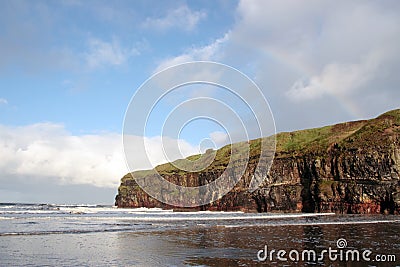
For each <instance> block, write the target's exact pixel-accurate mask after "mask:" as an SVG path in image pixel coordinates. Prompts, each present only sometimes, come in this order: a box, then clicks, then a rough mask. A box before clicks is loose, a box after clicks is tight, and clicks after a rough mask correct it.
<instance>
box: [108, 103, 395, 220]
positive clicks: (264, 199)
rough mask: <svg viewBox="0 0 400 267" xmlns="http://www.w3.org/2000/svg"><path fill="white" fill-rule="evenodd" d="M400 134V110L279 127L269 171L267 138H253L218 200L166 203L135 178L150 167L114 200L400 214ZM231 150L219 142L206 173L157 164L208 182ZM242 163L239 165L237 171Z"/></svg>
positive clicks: (127, 179)
mask: <svg viewBox="0 0 400 267" xmlns="http://www.w3.org/2000/svg"><path fill="white" fill-rule="evenodd" d="M399 135H400V110H393V111H389V112H386V113H385V114H383V115H381V116H379V117H377V118H375V119H371V120H362V121H354V122H346V123H340V124H336V125H332V126H326V127H322V128H315V129H308V130H300V131H295V132H284V133H279V134H277V135H276V136H275V138H276V152H275V158H274V161H273V164H272V166H271V169H270V171H269V172H267V170H268V168H267V167H266V166H265V167H264V168H263V167H262V164H261V168H258V169H257V172H256V171H255V170H256V166H257V165H258V163H259V161H260V157H259V153H260V147H259V145H260V143H261V139H256V140H252V141H250V142H249V145H250V158H249V161H248V164H247V167H246V170H245V173H244V175H243V177H242V179H240V181H239V182H238V183H237V184H236V186H235V187H234V188H233V189H232V190H231V191H230V192H229V193H228V194H226V195H225V196H223V197H222V198H221V199H219V200H217V201H214V202H212V203H211V204H207V205H203V206H200V207H194V208H185V209H182V208H177V207H172V206H168V205H166V204H164V203H161V202H159V201H157V200H155V199H154V198H152V197H150V196H149V195H147V194H146V193H145V192H144V191H143V190H142V189H141V188H140V187H139V186H138V185H137V183H136V181H135V177H139V176H140V177H143V175H146V172H143V171H138V172H133V173H129V174H127V175H125V176H124V177H123V178H122V179H121V184H120V187H119V189H118V195H117V196H116V201H115V204H116V205H117V206H118V207H120V208H127V207H149V208H150V207H160V208H166V209H175V210H222V211H233V210H242V211H258V212H273V211H279V212H335V213H355V214H376V213H388V214H399V213H400V144H399V141H400V140H399ZM231 153H232V152H231V146H230V145H228V146H225V147H223V148H221V149H219V150H218V151H216V157H215V161H214V162H213V164H211V166H209V167H208V168H206V169H204V170H202V171H200V172H183V171H180V170H177V169H176V168H175V167H173V165H171V164H170V163H167V164H163V165H160V166H158V167H156V170H157V171H158V173H160V174H161V175H162V176H163V177H164V178H165V179H167V180H168V181H170V182H172V183H175V184H179V185H184V186H192V187H193V186H199V185H204V184H207V183H209V182H210V181H213V180H215V179H216V178H218V177H219V176H220V175H221V174H222V173H223V171H224V168H225V167H226V166H227V163H228V161H229V157H230V155H231ZM233 153H235V152H233ZM192 157H196V156H192ZM240 164H241V163H240V162H238V163H235V164H234V167H233V171H232V172H231V173H232V174H233V175H234V174H235V166H237V168H239V167H240ZM254 176H260V177H262V178H263V179H264V182H263V183H262V185H261V186H260V187H259V188H258V189H257V190H255V191H254V192H251V193H250V192H249V190H248V187H249V184H250V181H251V179H252V177H254Z"/></svg>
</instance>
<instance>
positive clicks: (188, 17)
mask: <svg viewBox="0 0 400 267" xmlns="http://www.w3.org/2000/svg"><path fill="white" fill-rule="evenodd" d="M399 9H400V3H399V2H398V1H395V0H393V1H390V0H385V1H368V0H367V1H351V2H348V1H335V2H332V1H331V2H329V1H311V0H310V1H295V2H293V1H247V0H243V1H225V0H221V1H112V2H111V1H79V0H71V1H68V0H64V1H1V2H0V25H2V26H1V27H0V47H1V49H0V59H1V60H0V149H1V150H2V151H3V152H2V155H1V156H0V157H1V159H0V162H1V163H0V184H1V185H0V201H1V202H11V201H22V202H31V201H36V202H37V201H39V202H58V203H60V202H68V203H77V202H92V203H94V202H102V203H112V202H113V198H114V195H115V193H116V189H117V186H118V182H119V179H120V177H121V176H122V175H123V174H124V173H125V172H127V169H126V166H125V163H124V157H123V154H122V152H121V151H122V144H121V140H122V137H121V132H122V124H123V119H124V114H125V110H126V108H127V105H128V103H129V101H130V99H131V97H132V95H133V94H134V93H135V91H136V90H137V89H138V88H139V86H140V85H141V84H142V83H143V82H145V81H146V79H148V78H149V77H150V76H151V75H152V74H154V73H156V72H157V71H159V70H162V69H163V68H165V67H169V66H172V65H174V64H178V63H185V62H187V61H193V60H211V61H217V62H221V63H224V64H228V65H230V66H233V67H235V68H237V69H238V70H240V71H241V72H243V73H245V74H246V75H248V76H249V77H250V78H252V79H253V80H254V81H255V82H256V83H257V84H258V85H259V87H260V88H261V90H262V91H263V93H264V95H265V96H266V98H267V99H268V101H269V104H270V106H271V109H272V112H273V115H274V117H275V122H276V128H277V130H278V131H290V130H295V129H302V128H309V127H318V126H323V125H327V124H332V123H337V122H341V121H347V120H356V119H364V118H371V117H375V116H377V115H379V114H380V113H383V112H385V111H387V110H390V109H393V108H398V103H399V96H400V90H399V88H398V86H399V84H400V78H399V75H398V73H399V71H400V53H399V52H400V51H399V47H400V26H399V25H400V13H399V12H398V11H399ZM187 95H189V94H187ZM210 95H212V96H214V97H215V94H212V93H210V92H209V91H208V90H204V96H210ZM218 97H219V98H220V99H229V97H228V96H226V97H225V96H224V94H222V93H221V94H218ZM255 101H256V100H255ZM160 113H162V112H161V111H160ZM153 123H154V125H153V126H154V127H156V128H157V127H159V124H160V123H161V119H157V116H155V117H154V120H153ZM149 127H150V128H151V125H150V126H149ZM135 138H137V140H140V138H142V139H143V138H145V140H146V142H148V143H149V144H150V147H151V149H150V150H151V152H150V154H151V155H152V157H153V159H154V162H158V163H160V162H163V160H164V158H163V157H162V155H160V153H161V152H160V151H159V146H160V142H161V141H160V137H159V136H158V135H157V134H156V133H153V134H149V135H148V136H145V137H143V136H136V137H135ZM180 138H181V139H180V140H179V143H180V145H181V147H182V149H183V153H184V154H185V155H186V154H191V153H196V152H197V151H198V142H199V141H200V140H202V139H204V138H210V140H212V141H213V142H214V143H215V144H216V146H220V145H222V144H224V143H226V142H227V140H228V139H227V138H226V135H224V131H223V129H222V128H221V127H219V126H217V125H215V124H212V123H210V122H207V121H194V123H192V124H191V125H188V126H187V127H186V128H185V129H184V131H182V136H180ZM175 141H176V140H175ZM141 164H142V161H141V158H140V155H138V158H137V166H138V168H145V167H147V166H144V165H141ZM77 188H79V190H78V189H77ZM52 192H53V193H52ZM85 192H86V193H85Z"/></svg>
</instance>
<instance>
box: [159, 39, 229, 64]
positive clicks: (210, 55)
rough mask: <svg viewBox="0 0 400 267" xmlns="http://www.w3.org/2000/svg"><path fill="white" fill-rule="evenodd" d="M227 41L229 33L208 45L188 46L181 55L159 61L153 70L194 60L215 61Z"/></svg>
mask: <svg viewBox="0 0 400 267" xmlns="http://www.w3.org/2000/svg"><path fill="white" fill-rule="evenodd" d="M228 41H229V33H227V34H225V35H224V36H223V37H222V38H218V39H217V40H215V41H214V42H212V43H211V44H209V45H206V46H202V47H194V48H190V49H188V50H187V51H186V52H185V53H183V54H181V55H178V56H175V57H171V58H167V59H164V60H163V61H161V62H160V63H159V64H158V66H157V67H156V69H155V71H154V72H158V71H162V70H163V69H165V68H168V67H171V66H175V65H178V64H182V63H186V62H190V61H195V60H205V61H207V60H211V61H216V60H218V58H219V57H220V54H221V53H222V48H223V46H224V44H225V43H226V42H228Z"/></svg>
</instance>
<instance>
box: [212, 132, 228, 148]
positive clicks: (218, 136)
mask: <svg viewBox="0 0 400 267" xmlns="http://www.w3.org/2000/svg"><path fill="white" fill-rule="evenodd" d="M210 138H211V140H212V141H213V142H214V143H215V144H216V145H217V147H221V146H223V145H226V144H228V143H229V136H228V135H227V134H226V133H224V132H220V131H215V132H212V133H210Z"/></svg>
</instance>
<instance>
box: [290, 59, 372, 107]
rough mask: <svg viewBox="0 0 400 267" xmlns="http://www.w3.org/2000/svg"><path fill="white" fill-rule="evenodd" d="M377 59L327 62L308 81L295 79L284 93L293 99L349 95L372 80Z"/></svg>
mask: <svg viewBox="0 0 400 267" xmlns="http://www.w3.org/2000/svg"><path fill="white" fill-rule="evenodd" d="M378 66H379V61H377V60H369V61H366V62H363V63H360V64H354V63H351V64H335V63H333V64H329V65H326V66H325V67H324V68H323V70H322V72H321V73H320V74H319V75H315V76H312V77H311V78H310V79H309V82H308V83H305V82H304V81H302V80H298V81H296V82H295V83H294V84H293V86H292V87H291V88H290V90H289V91H287V92H286V95H287V96H288V97H289V98H290V99H292V100H294V101H302V100H309V99H314V98H319V97H321V96H323V95H325V94H327V93H328V94H334V95H340V96H345V95H351V94H352V93H354V92H355V91H356V90H358V89H360V88H361V87H362V86H364V85H366V84H367V83H368V81H370V80H372V79H373V78H374V75H375V71H376V69H377V67H378Z"/></svg>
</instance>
